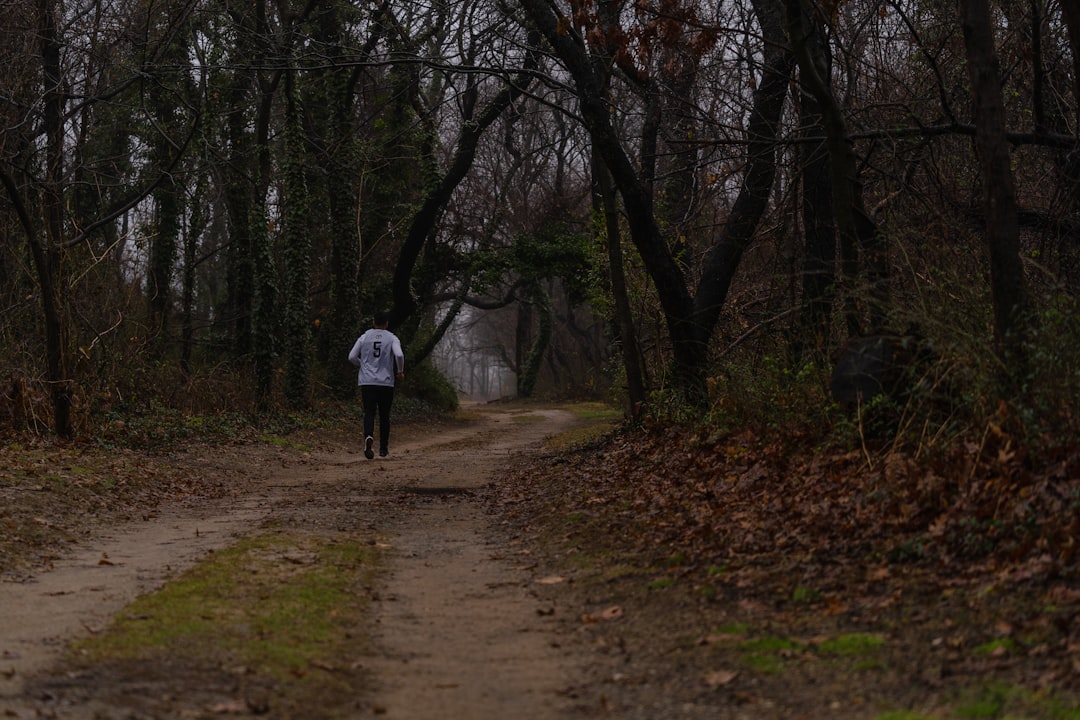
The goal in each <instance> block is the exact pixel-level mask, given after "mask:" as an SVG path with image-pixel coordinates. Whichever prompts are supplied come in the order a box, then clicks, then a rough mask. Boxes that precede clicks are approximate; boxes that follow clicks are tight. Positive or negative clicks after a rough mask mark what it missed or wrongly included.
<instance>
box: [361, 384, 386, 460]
mask: <svg viewBox="0 0 1080 720" xmlns="http://www.w3.org/2000/svg"><path fill="white" fill-rule="evenodd" d="M360 399H361V400H362V401H363V403H364V437H365V438H369V437H375V411H376V410H378V412H379V452H380V454H386V452H387V450H389V448H390V406H391V405H393V403H394V388H393V386H386V385H361V386H360Z"/></svg>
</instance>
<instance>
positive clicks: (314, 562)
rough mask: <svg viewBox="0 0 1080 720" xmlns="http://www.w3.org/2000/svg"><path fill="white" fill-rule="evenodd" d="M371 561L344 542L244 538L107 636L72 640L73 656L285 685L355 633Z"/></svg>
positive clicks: (133, 610) (363, 547)
mask: <svg viewBox="0 0 1080 720" xmlns="http://www.w3.org/2000/svg"><path fill="white" fill-rule="evenodd" d="M376 562H377V558H376V557H375V556H374V554H373V551H372V549H371V547H370V546H369V545H367V544H366V543H362V542H360V541H358V540H357V539H355V538H350V537H337V538H330V539H328V538H316V537H310V536H302V535H286V534H281V535H263V536H259V537H255V538H250V539H247V540H244V541H242V542H240V543H238V544H237V545H236V546H234V547H232V548H229V549H227V550H224V551H221V552H218V553H215V554H214V555H213V556H211V557H210V558H209V559H208V560H207V561H206V562H203V563H201V564H199V565H198V566H196V567H194V568H192V569H191V570H189V571H188V572H186V573H184V574H183V575H181V576H180V577H178V578H176V579H175V580H173V581H171V582H169V583H168V584H166V586H165V587H164V588H163V589H162V590H160V591H159V592H156V593H154V594H152V595H146V596H144V597H141V598H139V599H137V600H136V601H135V602H134V603H132V604H131V605H130V606H128V607H127V608H125V609H124V611H123V612H122V613H120V614H119V615H118V616H117V617H116V619H115V621H114V623H113V624H112V626H111V627H110V628H109V630H108V631H107V632H105V633H103V634H101V635H99V636H96V637H93V638H90V639H88V640H86V641H84V642H82V643H79V644H78V645H77V646H76V647H75V648H74V649H75V651H76V656H77V657H78V659H79V661H80V662H89V663H91V664H96V663H100V662H105V661H110V660H116V661H124V660H139V659H143V658H150V657H153V656H155V654H156V653H158V652H167V653H169V655H170V656H172V657H176V656H183V657H184V658H186V659H187V660H188V661H190V662H192V663H195V664H203V663H215V664H217V663H231V664H238V665H243V666H246V667H250V668H253V669H254V670H255V671H257V672H259V673H265V674H267V675H269V676H271V677H273V678H275V679H278V680H283V679H287V678H289V677H290V676H295V675H296V674H297V673H298V672H304V671H306V669H307V667H308V666H309V665H310V664H311V663H313V662H316V661H318V660H319V659H320V658H325V657H333V656H334V655H335V654H336V653H338V652H340V651H341V644H342V642H343V638H350V637H355V632H356V629H357V628H358V627H362V621H363V613H364V609H365V607H366V599H365V596H364V595H363V594H362V593H360V592H358V589H359V587H360V586H362V585H363V584H365V583H367V582H368V581H369V580H370V579H371V577H372V575H373V573H374V570H375V567H376Z"/></svg>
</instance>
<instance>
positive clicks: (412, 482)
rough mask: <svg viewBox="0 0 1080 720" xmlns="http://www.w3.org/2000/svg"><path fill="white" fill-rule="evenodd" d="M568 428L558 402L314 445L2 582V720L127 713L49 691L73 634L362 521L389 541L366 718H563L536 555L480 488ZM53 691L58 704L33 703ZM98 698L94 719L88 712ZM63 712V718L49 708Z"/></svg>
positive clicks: (79, 690)
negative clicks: (229, 549)
mask: <svg viewBox="0 0 1080 720" xmlns="http://www.w3.org/2000/svg"><path fill="white" fill-rule="evenodd" d="M572 423H573V418H572V417H571V416H570V415H569V414H568V413H565V412H561V411H555V410H543V411H541V410H530V411H528V412H512V411H500V412H485V413H484V414H483V419H482V420H481V421H479V422H478V423H477V424H475V425H471V426H469V427H467V428H459V429H457V430H453V431H443V432H438V433H434V434H428V435H426V436H424V437H415V438H411V439H408V438H404V439H403V441H399V442H397V443H395V444H394V446H393V447H392V451H393V452H392V455H391V457H390V458H387V459H376V460H373V461H369V460H366V459H364V458H363V456H362V455H360V454H359V453H358V452H340V451H335V452H315V453H311V454H310V455H309V456H307V457H306V458H305V459H303V461H302V462H291V463H284V464H286V466H285V467H279V468H277V469H276V470H274V471H273V472H270V473H266V474H264V475H263V477H262V479H261V480H260V481H258V482H254V483H252V487H250V488H249V492H245V493H244V494H243V495H241V496H240V497H239V498H238V499H235V500H232V501H230V502H229V503H228V507H225V505H224V503H211V504H199V505H197V506H194V507H187V508H172V509H165V510H162V511H160V512H158V513H157V514H156V516H155V517H153V518H151V519H148V520H146V521H144V522H138V523H134V524H131V525H129V526H125V527H120V528H116V529H114V530H113V531H111V532H110V533H109V534H108V535H103V536H101V537H100V538H99V540H98V541H96V542H94V543H93V544H92V545H91V546H88V547H85V548H83V549H80V550H79V551H78V552H76V553H74V554H73V555H72V556H71V557H70V558H68V559H66V560H64V561H63V562H58V563H56V566H55V568H54V569H52V570H51V571H50V572H46V573H43V574H41V575H39V576H37V577H35V578H34V579H33V580H32V581H31V582H26V583H21V584H14V583H4V584H0V608H2V610H0V714H2V715H3V716H6V717H40V716H43V715H44V716H48V717H72V718H77V717H84V716H85V717H94V718H99V717H112V715H110V714H109V712H108V711H109V710H110V709H115V710H116V711H119V712H124V708H123V707H115V708H112V707H111V706H109V705H108V703H109V702H112V701H111V700H110V701H105V700H103V699H102V698H104V697H106V695H107V694H108V693H107V689H101V692H100V693H99V692H98V691H97V690H95V688H93V687H88V686H87V685H86V684H83V685H78V686H72V687H68V686H64V685H57V684H56V683H53V684H52V685H50V684H49V682H48V679H49V678H50V673H54V672H55V671H54V670H53V668H54V667H55V662H56V661H57V659H58V658H59V656H60V653H61V651H62V649H63V647H64V646H65V644H66V643H68V642H70V641H71V640H72V639H75V638H78V637H80V636H85V635H86V634H87V633H93V632H98V631H100V629H102V628H103V627H104V626H105V625H106V624H107V622H108V620H109V618H110V617H111V616H113V615H114V614H115V613H116V612H117V611H119V610H120V609H122V608H123V607H124V605H125V604H126V603H128V602H130V601H131V600H132V599H133V598H134V597H136V596H137V595H138V594H140V593H145V592H147V591H150V590H153V589H154V588H155V587H157V586H159V585H160V584H161V583H163V582H165V581H167V578H168V577H169V576H170V575H171V574H173V573H175V572H177V571H179V570H181V569H184V568H186V567H188V566H190V565H192V564H193V563H195V562H198V560H199V559H200V558H202V557H204V556H205V554H206V553H207V552H209V551H211V550H214V549H217V548H220V547H223V546H226V545H228V544H230V543H231V542H233V541H234V540H235V538H236V537H238V536H241V535H244V534H247V533H250V532H253V531H255V530H257V529H258V528H259V527H263V526H266V525H267V524H275V525H286V526H288V525H295V526H308V525H326V526H329V527H333V526H342V525H344V524H351V525H352V526H354V527H355V526H359V527H365V528H367V529H369V530H370V531H371V532H372V533H375V534H377V535H378V536H379V537H381V538H383V539H384V544H385V545H387V546H388V548H387V550H386V571H385V572H384V573H383V574H382V575H381V576H380V577H381V579H380V581H379V586H378V587H377V588H376V592H375V593H374V596H375V597H376V598H377V600H378V601H377V602H375V603H374V604H373V606H372V607H373V618H372V620H373V623H374V626H375V627H376V631H375V636H376V647H377V650H376V652H375V654H374V656H373V657H371V658H369V659H366V660H365V666H366V667H367V669H368V670H370V674H371V677H372V681H373V687H374V692H373V694H372V697H371V698H370V702H368V701H367V700H365V702H364V703H362V705H363V706H364V707H366V708H367V712H364V713H361V714H362V715H364V716H367V715H370V714H378V715H380V716H384V717H388V718H410V719H411V720H423V719H424V718H436V717H440V718H441V717H462V718H464V717H468V718H472V719H476V720H482V719H483V718H504V717H513V716H520V713H521V712H522V711H523V710H525V709H527V711H528V716H529V717H530V718H534V719H535V720H543V719H544V718H554V717H565V716H566V714H565V713H566V712H569V711H570V709H571V703H572V700H571V699H570V698H569V697H568V695H567V692H566V688H568V687H569V686H570V685H571V680H572V677H573V674H574V667H573V661H572V659H571V658H569V657H568V656H567V654H566V651H564V650H561V649H560V648H559V643H558V641H557V638H556V634H555V633H556V628H555V626H554V623H555V620H554V619H552V618H551V616H550V614H549V613H547V612H545V611H544V608H543V607H542V605H543V602H544V601H542V600H540V599H538V598H537V597H536V596H535V595H534V594H533V593H532V592H531V590H530V587H531V586H532V584H533V582H534V581H535V580H536V578H535V577H534V576H533V574H532V572H534V571H531V569H530V565H529V563H528V560H527V558H523V557H522V556H521V555H519V554H518V552H517V551H516V550H515V548H514V547H513V546H508V545H506V544H503V543H500V542H499V541H498V540H497V539H496V538H497V537H499V534H498V533H497V532H494V531H495V530H497V528H494V527H492V524H493V522H494V520H493V519H492V518H491V517H489V516H488V515H487V514H486V512H485V507H484V503H483V502H482V501H481V491H482V489H483V488H484V487H485V486H486V485H487V484H488V483H489V482H490V481H491V479H492V476H493V473H495V472H496V471H497V470H498V469H499V468H500V467H502V466H503V465H504V464H505V463H506V462H507V461H508V460H509V459H510V458H511V457H512V456H514V455H515V454H518V453H522V452H528V451H529V449H530V448H532V447H534V446H535V445H536V444H537V443H539V442H540V441H541V440H542V439H543V438H544V437H546V436H548V435H551V434H553V433H556V432H559V431H560V430H561V429H563V428H566V427H569V426H570V425H571V424H572ZM46 686H47V687H52V688H53V690H52V691H51V692H50V693H49V697H45V698H42V697H37V696H29V697H28V692H29V690H28V689H30V688H41V687H46ZM57 687H64V688H66V689H64V690H62V691H58V690H56V689H55V688H57ZM99 695H100V696H99ZM103 703H104V704H103ZM91 706H92V707H93V711H92V712H93V714H86V715H83V714H81V713H80V712H79V711H78V708H79V707H85V708H90V707H91ZM57 707H62V708H64V709H65V711H64V712H63V713H60V714H47V713H50V712H51V713H55V712H56V710H55V708H57ZM195 710H196V711H197V708H196V709H195ZM85 712H87V713H89V712H90V710H86V711H85ZM188 714H189V713H188V712H184V713H180V712H179V710H177V711H176V715H173V714H171V713H169V714H164V715H161V716H162V717H173V716H177V717H179V716H187V715H188ZM121 716H122V717H128V715H127V714H123V715H118V716H117V717H121ZM132 716H133V717H134V716H135V715H132ZM138 717H144V716H143V715H138ZM313 717H317V716H313Z"/></svg>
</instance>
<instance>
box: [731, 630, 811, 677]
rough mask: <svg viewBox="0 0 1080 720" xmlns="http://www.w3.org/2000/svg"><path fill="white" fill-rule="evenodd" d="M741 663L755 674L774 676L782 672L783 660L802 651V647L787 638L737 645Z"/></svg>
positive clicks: (764, 638)
mask: <svg viewBox="0 0 1080 720" xmlns="http://www.w3.org/2000/svg"><path fill="white" fill-rule="evenodd" d="M738 650H739V652H741V653H742V659H743V663H744V664H745V665H746V666H747V667H748V668H750V669H751V670H754V671H756V672H760V673H765V674H767V675H775V674H777V673H779V672H780V671H781V670H783V666H784V658H786V657H790V656H791V655H793V654H794V653H796V652H799V651H801V650H802V646H801V645H800V644H799V643H797V642H795V641H793V640H788V639H787V638H781V637H763V638H754V639H753V640H747V641H745V642H742V643H739V645H738Z"/></svg>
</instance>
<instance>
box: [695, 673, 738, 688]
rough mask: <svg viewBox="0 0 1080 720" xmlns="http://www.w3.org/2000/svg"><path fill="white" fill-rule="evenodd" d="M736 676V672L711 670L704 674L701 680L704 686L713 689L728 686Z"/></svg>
mask: <svg viewBox="0 0 1080 720" xmlns="http://www.w3.org/2000/svg"><path fill="white" fill-rule="evenodd" d="M738 675H739V673H738V671H736V670H713V671H712V672H707V673H705V677H704V678H703V679H704V680H705V684H706V685H708V686H709V687H714V688H715V687H723V686H724V685H728V684H730V683H731V681H732V680H734V679H735V678H736V677H738Z"/></svg>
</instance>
